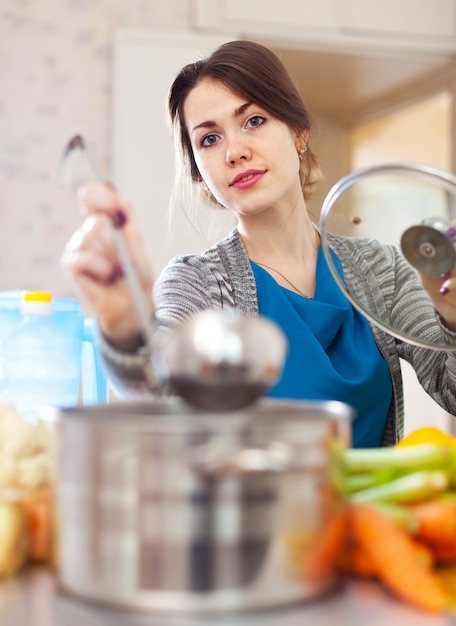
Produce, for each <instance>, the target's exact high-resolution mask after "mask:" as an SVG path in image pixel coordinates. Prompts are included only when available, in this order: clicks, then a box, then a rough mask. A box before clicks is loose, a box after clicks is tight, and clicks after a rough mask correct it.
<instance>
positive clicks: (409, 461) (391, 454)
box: [344, 443, 456, 473]
mask: <svg viewBox="0 0 456 626" xmlns="http://www.w3.org/2000/svg"><path fill="white" fill-rule="evenodd" d="M455 463H456V449H454V448H449V447H446V446H438V445H435V444H432V443H423V444H420V445H416V446H409V447H404V448H395V447H389V448H351V449H349V450H346V451H345V453H344V470H345V472H348V473H356V472H371V471H374V470H379V469H389V468H395V469H398V470H399V469H402V470H413V469H427V468H436V467H438V466H442V467H443V466H448V467H450V466H452V467H454V465H455Z"/></svg>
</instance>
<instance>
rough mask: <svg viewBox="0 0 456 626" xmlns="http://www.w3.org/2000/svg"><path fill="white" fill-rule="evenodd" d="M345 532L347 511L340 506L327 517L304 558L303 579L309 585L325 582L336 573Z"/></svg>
mask: <svg viewBox="0 0 456 626" xmlns="http://www.w3.org/2000/svg"><path fill="white" fill-rule="evenodd" d="M346 532H347V511H346V508H345V506H340V507H339V509H338V510H336V511H333V513H332V514H331V515H329V516H328V518H327V520H326V522H325V524H324V525H323V528H322V529H321V530H320V533H319V534H318V535H317V537H316V538H315V542H314V544H313V545H312V547H311V549H310V552H307V553H306V554H305V556H304V578H305V580H307V581H308V582H311V583H320V582H325V581H326V580H328V578H330V577H331V576H332V575H333V574H334V573H335V572H336V569H337V568H336V562H337V556H338V554H339V552H340V551H341V549H342V546H343V544H344V541H345V538H346Z"/></svg>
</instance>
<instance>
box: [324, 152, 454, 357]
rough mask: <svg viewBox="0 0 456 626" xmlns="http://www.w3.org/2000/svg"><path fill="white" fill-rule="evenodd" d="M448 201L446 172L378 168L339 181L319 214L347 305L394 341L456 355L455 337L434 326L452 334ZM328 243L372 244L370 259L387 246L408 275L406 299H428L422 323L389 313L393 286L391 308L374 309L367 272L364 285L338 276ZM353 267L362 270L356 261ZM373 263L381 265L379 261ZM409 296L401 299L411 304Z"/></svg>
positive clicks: (408, 166)
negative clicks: (422, 294)
mask: <svg viewBox="0 0 456 626" xmlns="http://www.w3.org/2000/svg"><path fill="white" fill-rule="evenodd" d="M455 198H456V177H454V176H453V175H451V174H449V173H447V172H444V171H442V170H439V169H436V168H432V167H429V166H426V165H421V164H415V163H406V162H391V163H380V164H377V165H373V166H370V167H366V168H363V169H360V170H357V171H355V172H353V173H352V174H349V175H348V176H346V177H344V178H342V179H341V180H340V181H338V182H337V183H336V184H335V185H334V186H333V187H332V189H331V190H330V191H329V193H328V194H327V196H326V198H325V200H324V202H323V207H322V211H321V219H320V229H321V240H322V247H323V251H324V254H325V257H326V260H327V262H328V265H329V268H330V270H331V273H332V274H333V277H334V279H335V281H336V282H337V284H338V286H339V287H340V288H341V289H342V291H343V292H344V293H345V295H346V296H347V298H348V299H349V300H350V301H351V303H352V304H353V305H354V306H355V307H356V308H357V309H358V310H359V311H360V312H361V313H362V314H363V315H364V316H365V317H367V319H368V320H369V321H370V322H372V323H373V324H375V325H376V326H378V327H379V328H381V329H382V330H385V331H386V332H387V333H389V334H391V335H393V336H394V337H396V338H398V339H401V340H403V341H406V342H408V343H412V344H414V345H418V346H423V347H427V348H431V349H435V350H447V351H453V350H456V341H455V340H454V337H453V336H452V334H451V333H448V332H445V330H444V328H443V326H442V325H441V323H440V321H441V320H444V325H446V326H447V327H448V329H449V330H450V331H451V330H454V329H455V328H456V278H455V279H452V274H454V275H455V276H456V268H455V259H456V252H455V249H454V242H453V238H452V236H451V233H452V229H451V222H452V219H454V215H453V211H452V207H453V205H454V201H455ZM332 235H343V236H347V237H349V238H356V239H365V240H366V241H368V240H371V244H370V245H371V246H372V255H373V258H374V255H375V247H376V245H377V244H376V242H379V243H380V244H386V245H388V246H391V247H390V248H389V250H390V254H391V262H392V263H394V264H399V265H401V272H402V273H403V274H404V275H405V274H407V276H408V278H407V281H406V282H407V284H408V285H409V286H410V294H413V293H416V294H418V292H419V291H420V290H421V288H422V287H424V288H425V290H426V292H427V294H428V296H429V300H428V307H427V312H426V315H425V319H422V320H420V323H416V322H417V320H414V319H412V317H413V316H410V315H401V314H400V311H396V309H395V307H394V302H393V300H394V298H396V300H394V301H399V298H400V294H396V293H395V292H394V289H395V286H394V285H391V293H392V296H391V302H392V304H391V307H390V308H386V307H381V306H380V305H379V306H377V304H378V302H377V299H376V298H375V291H376V286H375V284H374V282H373V281H372V280H371V281H369V276H368V274H369V272H370V268H368V267H366V283H365V284H363V285H358V284H353V283H352V282H351V281H350V277H349V276H345V277H343V276H341V274H340V271H339V270H338V268H337V267H336V265H335V261H334V257H333V256H332V254H331V247H332V245H333V240H332ZM347 241H350V240H347ZM336 251H337V250H336ZM382 253H383V252H382ZM354 261H355V262H357V263H363V259H354ZM377 262H378V263H381V261H380V260H379V258H377ZM398 271H399V270H398ZM413 284H415V285H416V289H415V290H413V289H411V286H412V285H413ZM451 291H454V294H452V293H450V292H451ZM366 293H368V294H370V298H366V297H365V294H366ZM410 294H409V296H408V297H409V298H410V297H413V295H410ZM453 296H454V297H453ZM417 297H418V296H417ZM367 302H368V304H367ZM412 309H413V306H412ZM423 310H424V309H422V310H421V313H420V315H422V314H423ZM439 317H440V318H441V320H439Z"/></svg>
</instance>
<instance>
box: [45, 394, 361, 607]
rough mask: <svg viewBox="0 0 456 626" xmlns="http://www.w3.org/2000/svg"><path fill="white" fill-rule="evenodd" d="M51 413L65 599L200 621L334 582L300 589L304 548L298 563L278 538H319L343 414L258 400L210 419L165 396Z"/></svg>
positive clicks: (332, 408)
mask: <svg viewBox="0 0 456 626" xmlns="http://www.w3.org/2000/svg"><path fill="white" fill-rule="evenodd" d="M53 418H54V419H55V420H56V422H57V424H56V428H57V432H58V439H59V446H58V449H59V459H58V467H59V471H58V485H57V489H58V500H57V501H58V511H59V513H58V518H59V532H58V546H57V547H58V550H57V554H58V563H57V569H58V578H59V581H60V586H61V588H62V589H63V590H65V591H66V592H69V593H71V594H73V595H76V596H79V597H80V598H84V599H87V600H95V601H100V602H103V603H107V604H110V605H114V606H118V607H124V608H128V607H129V608H134V609H142V610H146V611H152V612H156V613H167V614H175V613H178V614H197V613H201V614H204V613H211V612H223V611H230V610H233V611H235V610H245V609H260V608H266V607H272V606H278V605H283V604H288V603H293V602H299V601H302V600H306V599H309V598H313V597H315V596H317V595H319V594H321V593H323V592H327V591H328V590H329V589H331V588H333V586H334V585H335V584H336V583H337V580H336V579H335V578H334V577H333V576H328V577H327V578H325V579H324V580H320V581H319V582H318V583H316V582H315V583H313V582H309V581H305V580H304V577H303V575H302V572H303V571H304V569H303V566H304V559H305V558H306V556H305V555H306V550H305V548H304V549H303V551H302V554H300V555H299V565H298V567H296V555H295V554H293V549H291V548H290V543H289V541H288V539H289V538H290V537H296V536H300V537H301V538H304V543H305V544H306V545H308V546H311V545H313V544H314V543H315V541H316V540H317V539H318V535H319V532H320V529H321V527H322V525H323V521H324V516H325V515H327V514H328V509H327V505H328V500H327V498H326V499H323V498H322V493H323V491H326V490H327V487H328V484H329V481H330V476H329V463H328V460H329V443H330V441H332V440H334V439H338V440H340V441H341V442H342V445H346V444H347V443H348V440H349V432H350V420H351V409H350V408H349V407H348V406H346V405H344V404H341V403H336V402H322V403H301V402H299V403H298V402H275V401H268V400H261V401H259V402H258V403H257V404H255V405H253V406H252V407H249V409H248V410H245V411H239V412H236V413H227V414H222V415H221V414H219V413H218V414H211V413H200V412H197V411H196V410H193V409H190V408H189V407H188V406H187V405H184V404H183V403H182V402H180V401H179V400H176V399H169V400H160V401H157V402H153V403H148V404H119V405H116V404H113V405H106V406H105V405H98V406H93V407H80V408H74V409H63V410H60V411H57V412H56V414H54V416H53ZM323 500H325V505H323ZM329 504H330V507H331V506H332V505H333V504H336V497H335V496H334V500H331V501H330V502H329ZM301 567H302V568H301Z"/></svg>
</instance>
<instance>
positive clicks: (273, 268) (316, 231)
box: [250, 229, 320, 300]
mask: <svg viewBox="0 0 456 626" xmlns="http://www.w3.org/2000/svg"><path fill="white" fill-rule="evenodd" d="M319 237H320V235H319V233H318V230H317V229H315V240H316V243H317V247H318V244H319ZM250 260H251V261H252V263H256V264H257V265H261V267H265V268H266V269H268V270H272V271H273V272H275V273H276V274H278V275H279V276H281V277H282V278H283V279H284V280H285V281H286V282H287V283H288V284H289V285H290V286H291V287H293V289H294V290H295V291H296V292H297V293H299V295H300V296H302V297H303V298H306V299H307V300H313V298H312V296H308V295H307V294H305V293H304V292H303V291H301V290H300V289H298V288H297V287H296V285H295V284H294V283H292V282H291V280H290V279H289V278H287V277H286V276H285V274H282V272H279V270H278V269H276V268H275V267H271V266H270V265H266V263H260V262H259V261H254V260H253V259H250Z"/></svg>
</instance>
